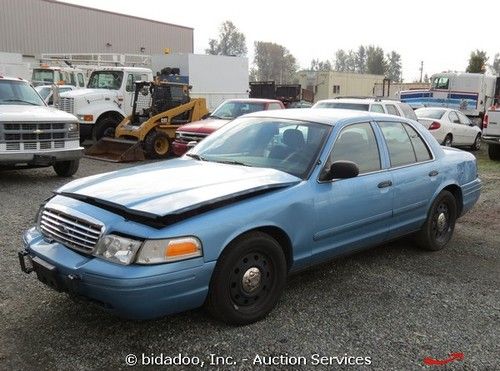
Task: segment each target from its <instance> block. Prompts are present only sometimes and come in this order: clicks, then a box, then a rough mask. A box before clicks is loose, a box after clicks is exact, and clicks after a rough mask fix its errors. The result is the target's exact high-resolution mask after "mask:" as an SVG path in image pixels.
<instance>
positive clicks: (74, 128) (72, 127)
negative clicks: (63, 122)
mask: <svg viewBox="0 0 500 371" xmlns="http://www.w3.org/2000/svg"><path fill="white" fill-rule="evenodd" d="M78 127H79V125H78V123H72V124H69V125H68V131H69V132H70V133H74V132H76V131H78Z"/></svg>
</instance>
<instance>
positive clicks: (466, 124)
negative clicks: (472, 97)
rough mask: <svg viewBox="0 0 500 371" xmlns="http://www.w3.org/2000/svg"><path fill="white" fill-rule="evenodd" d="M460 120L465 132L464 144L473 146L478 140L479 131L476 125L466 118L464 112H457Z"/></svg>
mask: <svg viewBox="0 0 500 371" xmlns="http://www.w3.org/2000/svg"><path fill="white" fill-rule="evenodd" d="M457 115H458V119H459V120H460V125H461V126H462V130H463V132H464V138H463V140H464V143H465V144H473V143H474V142H475V140H476V137H477V134H478V133H479V132H478V131H477V127H476V125H473V124H472V121H471V120H470V119H469V118H468V117H467V116H465V115H464V114H463V113H462V112H457Z"/></svg>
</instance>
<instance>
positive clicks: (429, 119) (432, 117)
mask: <svg viewBox="0 0 500 371" xmlns="http://www.w3.org/2000/svg"><path fill="white" fill-rule="evenodd" d="M415 113H416V115H417V117H418V121H419V122H420V123H421V124H422V125H423V126H424V127H426V128H427V129H428V130H429V131H430V132H431V134H432V136H433V137H434V138H436V140H437V141H438V142H439V143H441V144H442V145H444V146H448V147H451V146H456V147H460V146H469V147H470V148H471V149H473V150H478V149H479V147H480V146H481V129H479V127H477V126H476V125H475V124H474V123H473V122H472V121H471V120H470V119H469V118H468V117H467V116H465V115H464V114H463V113H462V112H460V111H457V110H454V109H449V108H440V107H426V108H419V109H417V110H415Z"/></svg>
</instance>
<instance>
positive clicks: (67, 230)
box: [40, 208, 103, 253]
mask: <svg viewBox="0 0 500 371" xmlns="http://www.w3.org/2000/svg"><path fill="white" fill-rule="evenodd" d="M40 229H41V231H42V234H43V235H44V236H45V237H47V238H49V239H53V240H55V241H57V242H60V243H62V244H63V245H65V246H68V247H70V248H73V249H75V250H78V251H82V252H85V253H90V252H92V250H93V249H94V247H95V246H96V244H97V241H98V240H99V238H100V237H101V234H102V230H103V226H102V225H98V224H95V223H92V222H89V221H87V220H84V219H81V218H77V217H75V216H72V215H68V214H66V213H63V212H61V211H59V210H54V209H51V208H45V209H43V211H42V215H41V218H40Z"/></svg>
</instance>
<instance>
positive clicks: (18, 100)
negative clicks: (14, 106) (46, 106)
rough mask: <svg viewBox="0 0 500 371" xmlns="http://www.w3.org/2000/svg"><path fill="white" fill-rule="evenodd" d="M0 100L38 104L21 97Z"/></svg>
mask: <svg viewBox="0 0 500 371" xmlns="http://www.w3.org/2000/svg"><path fill="white" fill-rule="evenodd" d="M2 102H21V103H28V104H31V105H32V106H38V104H36V103H33V102H29V101H27V100H22V99H3V100H2Z"/></svg>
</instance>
